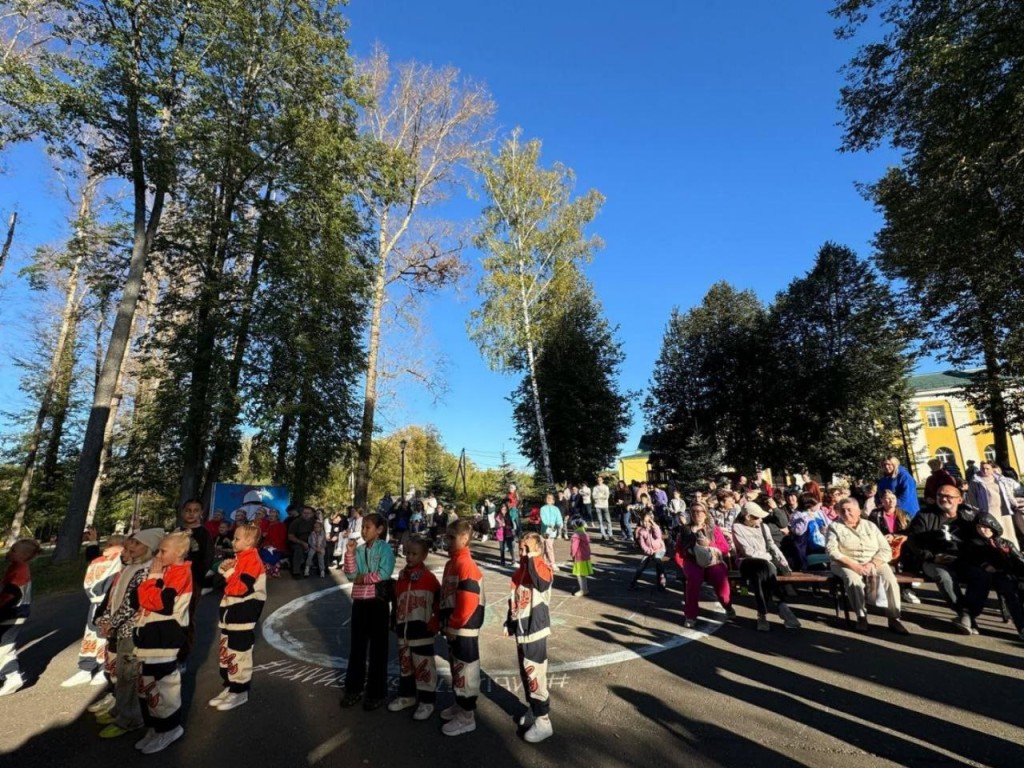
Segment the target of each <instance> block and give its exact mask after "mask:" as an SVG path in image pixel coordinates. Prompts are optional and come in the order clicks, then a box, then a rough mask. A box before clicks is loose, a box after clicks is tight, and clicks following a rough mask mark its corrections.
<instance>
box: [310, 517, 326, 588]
mask: <svg viewBox="0 0 1024 768" xmlns="http://www.w3.org/2000/svg"><path fill="white" fill-rule="evenodd" d="M308 541H309V554H307V555H306V575H307V576H309V570H310V568H312V567H313V560H314V558H315V559H316V564H317V566H318V567H319V568H320V578H323V577H324V576H326V575H327V568H326V567H325V564H324V555H325V553H326V552H327V534H326V533H325V532H324V524H323V523H321V522H320V521H319V520H317V521H316V522H315V523H313V531H312V533H310V534H309V539H308Z"/></svg>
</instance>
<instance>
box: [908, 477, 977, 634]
mask: <svg viewBox="0 0 1024 768" xmlns="http://www.w3.org/2000/svg"><path fill="white" fill-rule="evenodd" d="M961 501H962V497H961V496H960V491H959V490H958V489H957V487H956V486H955V485H952V484H950V485H942V486H940V487H939V488H937V489H936V490H935V503H934V504H929V505H928V506H927V507H925V508H924V509H922V510H921V511H920V512H918V513H917V517H915V518H914V520H913V522H912V523H911V524H910V528H909V529H908V530H907V537H908V539H907V544H908V545H909V546H910V550H911V552H912V553H913V554H914V556H915V557H916V558H917V560H918V561H920V563H921V572H922V573H924V575H925V576H927V577H928V578H929V579H931V580H932V581H933V582H935V583H936V584H937V585H938V587H939V593H940V594H941V595H942V597H943V599H945V601H946V603H948V604H949V607H950V608H952V609H953V610H954V611H955V612H956V618H955V619H954V620H953V626H954V628H955V629H956V631H957V632H960V633H961V634H964V635H969V634H971V619H970V617H969V616H968V615H967V608H966V606H965V605H964V597H963V592H962V591H961V588H960V579H959V574H958V567H957V559H958V556H959V554H960V547H961V545H962V544H963V542H964V541H965V540H966V539H967V538H969V534H971V533H972V530H971V528H972V526H971V523H970V522H968V521H967V517H968V512H967V510H966V508H965V507H964V506H963V505H962V504H961Z"/></svg>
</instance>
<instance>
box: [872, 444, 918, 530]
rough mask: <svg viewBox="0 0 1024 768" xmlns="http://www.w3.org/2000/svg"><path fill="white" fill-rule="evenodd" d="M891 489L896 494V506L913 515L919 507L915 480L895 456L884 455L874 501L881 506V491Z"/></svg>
mask: <svg viewBox="0 0 1024 768" xmlns="http://www.w3.org/2000/svg"><path fill="white" fill-rule="evenodd" d="M883 491H892V492H893V493H895V494H896V506H898V507H899V508H900V509H902V510H903V511H904V512H906V513H907V514H908V515H910V517H914V515H916V514H917V511H918V510H919V509H920V508H921V505H920V503H919V502H918V500H917V482H916V481H915V480H914V477H913V475H911V474H910V473H909V472H908V471H907V468H906V467H903V466H900V460H899V459H897V458H896V457H895V456H886V457H885V458H884V459H883V460H882V476H881V477H880V478H878V487H877V488H876V489H875V503H876V504H878V505H879V506H881V504H882V492H883Z"/></svg>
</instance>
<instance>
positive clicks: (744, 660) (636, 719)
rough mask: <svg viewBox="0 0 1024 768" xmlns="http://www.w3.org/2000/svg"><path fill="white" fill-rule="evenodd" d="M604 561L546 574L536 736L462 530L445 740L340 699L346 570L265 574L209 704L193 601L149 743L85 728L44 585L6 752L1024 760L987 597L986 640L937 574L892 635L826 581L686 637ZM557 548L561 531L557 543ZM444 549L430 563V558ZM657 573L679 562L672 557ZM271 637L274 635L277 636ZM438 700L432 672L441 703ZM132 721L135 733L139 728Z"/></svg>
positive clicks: (833, 762) (645, 593) (744, 761)
mask: <svg viewBox="0 0 1024 768" xmlns="http://www.w3.org/2000/svg"><path fill="white" fill-rule="evenodd" d="M594 538H595V541H594V547H593V548H594V561H595V564H597V565H598V566H599V567H600V568H601V570H600V572H599V574H598V578H596V579H595V580H593V581H592V582H591V594H590V596H589V597H585V598H573V597H571V593H572V591H573V590H574V589H575V586H576V582H575V579H574V578H573V577H572V576H570V575H569V574H568V572H567V571H566V570H562V571H561V572H560V575H559V577H558V578H557V580H556V584H555V588H554V591H553V594H552V615H553V622H554V625H555V626H554V635H553V638H552V651H551V657H552V670H553V671H552V680H553V685H552V721H553V724H554V728H555V735H554V736H552V737H551V738H550V739H548V740H547V741H546V742H544V743H542V744H539V745H530V744H527V743H526V742H524V741H523V739H522V738H521V735H520V733H521V730H522V729H520V728H517V726H516V725H515V723H514V718H515V717H517V716H518V715H519V714H520V713H521V712H522V711H523V710H524V708H525V707H524V704H523V700H522V691H521V690H519V687H518V681H517V679H516V677H515V675H514V674H509V673H510V672H514V667H515V661H514V659H515V649H514V645H513V641H511V640H508V639H505V638H502V637H501V636H500V619H501V617H502V616H503V613H504V611H503V608H502V605H503V602H504V597H505V595H506V594H507V584H508V575H509V573H510V572H511V569H510V568H505V569H502V568H501V567H500V566H499V565H498V563H497V547H496V545H495V543H494V542H486V543H479V542H478V543H475V544H474V545H473V549H474V552H475V554H476V556H477V558H478V560H479V561H480V562H481V564H482V565H484V566H485V574H486V575H485V591H486V597H487V600H486V601H487V604H488V611H489V613H490V615H491V616H490V618H489V620H488V622H487V625H486V627H485V630H484V633H483V639H482V643H481V645H482V654H481V655H482V659H483V666H484V669H485V671H487V672H488V676H487V677H486V678H485V680H484V682H483V685H482V695H481V699H480V703H479V707H478V710H477V729H476V731H475V732H474V733H471V734H467V735H464V736H459V737H454V738H450V737H445V736H444V735H442V734H441V731H440V720H438V719H437V718H436V716H435V718H434V719H433V720H430V721H427V722H422V723H419V722H414V721H412V720H411V718H410V716H409V712H408V711H406V712H403V713H389V712H387V711H386V710H384V709H381V710H377V711H375V712H364V711H362V710H361V709H359V708H356V709H346V710H342V709H341V708H340V707H339V706H338V699H339V696H340V693H341V685H342V681H343V674H344V672H343V669H342V668H343V666H344V656H345V652H346V646H347V618H346V617H347V614H348V593H347V592H346V591H345V590H344V589H342V588H340V587H339V585H340V583H341V582H342V579H341V577H340V573H336V572H332V573H331V574H329V575H328V577H327V578H324V579H319V578H309V579H301V580H297V581H295V580H292V579H291V577H290V576H282V577H281V578H280V579H276V580H273V581H272V582H271V584H270V588H269V593H270V594H269V600H268V603H267V606H266V609H265V611H264V619H265V620H269V622H268V623H269V626H271V627H272V629H271V631H268V633H267V634H268V637H266V638H264V637H261V638H260V639H259V640H258V641H257V647H256V664H257V667H256V671H255V673H254V677H253V689H252V693H251V694H250V702H249V704H247V705H246V706H244V707H242V708H239V709H236V710H233V711H231V712H217V711H215V710H211V709H210V708H209V707H207V706H206V701H207V700H208V699H209V698H210V697H212V696H213V695H214V694H215V693H217V692H218V690H219V689H220V682H219V676H218V673H217V660H216V652H215V647H214V642H215V639H216V615H217V602H218V596H217V595H216V594H211V595H209V596H207V597H205V598H203V600H202V602H201V604H200V609H199V619H198V636H197V647H196V649H195V651H194V653H193V656H192V658H191V659H190V662H189V668H188V671H187V672H186V674H185V676H184V696H185V707H186V712H187V714H186V722H185V730H186V733H185V736H184V738H182V739H181V740H180V741H179V742H177V743H176V744H174V745H172V746H171V747H169V748H168V749H167V750H165V751H164V752H162V753H159V754H157V755H152V756H148V757H146V756H142V755H140V754H139V753H137V752H136V751H135V750H134V748H133V746H132V745H133V743H134V742H135V741H136V740H137V738H138V736H136V735H135V734H131V735H128V736H124V737H121V738H120V739H116V740H109V741H107V740H101V739H99V738H98V737H97V733H98V732H99V730H100V726H98V725H96V723H95V722H94V718H93V716H92V715H90V714H89V713H88V712H86V711H85V710H86V707H87V706H88V705H89V704H90V703H91V702H92V701H94V700H95V699H96V698H98V697H99V696H100V695H101V692H102V689H101V688H99V687H90V686H84V687H78V688H71V689H65V688H61V687H60V683H61V681H63V680H64V679H65V678H66V677H68V676H69V675H70V674H72V672H74V670H75V659H76V654H77V643H78V640H79V637H80V633H81V630H82V625H83V621H84V614H85V609H86V601H85V598H84V596H82V595H80V594H69V595H59V596H52V597H41V598H39V599H37V601H36V602H35V604H34V605H33V614H32V617H31V619H30V620H29V622H28V624H26V626H25V627H24V630H23V632H22V636H21V647H22V651H21V660H22V667H23V669H24V670H25V671H26V673H27V677H29V679H30V680H31V681H32V682H31V685H30V686H29V687H27V688H25V689H23V690H22V691H20V692H19V693H17V694H14V695H12V696H8V697H4V698H2V699H0V726H2V727H0V766H18V767H19V768H35V766H77V765H87V764H88V765H106V766H116V765H120V764H123V763H122V761H124V763H127V762H128V761H130V764H132V765H136V764H143V763H144V764H147V765H150V764H151V765H153V766H189V767H190V768H191V767H192V766H207V765H209V766H217V765H229V764H230V765H244V766H282V765H289V766H314V765H316V766H353V765H359V766H410V767H411V766H418V767H425V768H431V767H432V766H442V765H443V766H474V768H477V767H479V766H488V767H493V768H499V767H500V766H511V765H528V766H531V768H532V767H533V766H536V767H537V768H546V767H547V766H551V767H552V768H555V767H556V766H557V767H558V768H571V767H572V766H581V767H583V766H586V767H588V768H589V767H590V766H602V767H604V766H609V767H614V766H640V765H642V766H647V767H648V768H649V767H650V766H657V765H691V766H748V765H749V766H756V767H757V768H761V767H762V766H815V767H817V766H822V767H826V766H827V767H832V766H839V767H842V766H851V767H853V766H856V767H857V768H866V767H867V766H893V765H899V766H922V768H923V767H925V766H927V767H929V768H930V767H932V766H936V767H939V766H993V767H995V766H1020V765H1021V764H1024V675H1022V670H1024V645H1022V644H1021V643H1020V642H1019V641H1017V640H1016V639H1015V633H1014V632H1013V631H1012V627H1011V626H1009V625H1005V624H1003V623H1002V622H1001V620H1000V618H999V616H998V614H997V613H996V612H995V611H994V610H989V611H988V612H986V614H985V615H984V616H983V617H982V620H981V628H982V632H983V634H982V635H981V636H979V637H962V636H960V635H957V634H954V633H953V632H952V631H951V627H950V621H949V620H950V612H949V610H948V609H947V608H945V606H944V605H943V604H942V603H941V602H940V599H939V596H938V593H937V591H936V590H935V589H934V588H932V587H931V586H924V587H922V588H921V589H920V590H919V595H920V596H921V597H922V599H923V602H922V604H921V605H911V606H906V607H905V610H904V617H905V620H906V623H907V626H908V628H909V629H910V631H911V633H912V634H911V635H910V636H909V637H899V636H897V635H894V634H892V633H890V632H888V631H887V630H886V629H885V620H884V617H883V616H881V615H873V616H872V617H871V621H872V630H871V631H870V632H869V633H867V634H864V635H861V634H855V633H853V632H851V631H848V630H847V629H846V628H845V626H843V625H842V624H841V623H840V622H838V621H837V620H836V619H835V617H834V616H833V612H832V606H831V605H830V604H829V603H828V601H827V598H826V597H825V596H823V595H813V594H811V593H810V592H801V593H800V595H799V598H798V599H797V600H795V601H792V604H793V605H794V607H795V610H796V612H797V615H798V616H799V617H800V619H801V621H802V623H803V628H802V629H800V630H792V631H787V630H784V629H783V628H782V625H781V622H779V621H778V619H777V618H773V627H772V631H771V632H769V633H761V632H756V631H755V629H754V618H755V614H754V610H753V599H752V598H751V597H748V596H738V597H736V599H735V603H736V606H737V609H738V611H739V616H738V617H737V618H736V619H733V620H731V621H727V620H725V616H724V615H723V614H721V613H719V612H717V607H716V605H715V604H714V603H713V602H705V603H702V611H701V613H702V621H701V623H700V625H699V626H698V629H697V630H695V631H686V630H683V628H682V615H681V600H682V594H681V591H680V589H679V585H678V584H677V583H676V582H675V581H674V579H670V587H669V591H668V592H665V593H662V592H658V591H657V590H655V589H653V581H652V579H651V578H650V577H651V574H648V580H647V581H646V582H644V586H643V587H642V588H641V589H640V590H637V591H629V590H627V584H628V582H629V579H630V578H631V573H630V568H631V567H632V566H633V565H634V564H635V563H636V562H637V561H638V560H639V558H638V556H637V553H636V551H635V550H634V549H633V548H632V547H630V546H629V545H626V544H624V543H614V544H604V543H601V542H598V541H597V540H596V539H597V538H598V537H594ZM558 556H559V557H560V558H566V557H567V556H568V543H566V542H559V543H558ZM443 562H444V558H443V555H440V556H434V557H433V560H432V562H431V563H429V564H430V565H432V567H435V568H441V567H443ZM668 570H669V573H670V575H672V574H674V567H672V566H669V569H668ZM271 641H272V642H271ZM450 700H451V694H450V693H449V692H448V691H447V690H446V688H445V686H444V685H443V684H442V690H441V692H440V693H439V704H440V705H441V706H445V705H447V704H448V703H449V702H450ZM139 735H141V734H139Z"/></svg>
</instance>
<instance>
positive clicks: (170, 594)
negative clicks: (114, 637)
mask: <svg viewBox="0 0 1024 768" xmlns="http://www.w3.org/2000/svg"><path fill="white" fill-rule="evenodd" d="M191 543H192V536H191V534H190V533H189V532H188V531H179V532H176V533H172V534H169V535H167V536H165V537H164V538H163V539H162V540H161V542H160V547H159V548H158V550H157V553H156V556H155V557H154V558H153V562H152V564H151V565H150V568H149V576H148V577H147V578H146V579H145V581H143V582H142V583H141V584H140V585H139V588H138V589H137V590H136V591H135V593H134V594H133V596H132V607H133V608H135V610H136V611H137V613H136V618H135V649H136V656H137V657H138V658H139V659H140V660H141V661H142V671H141V673H140V675H139V698H140V699H141V700H142V719H143V720H144V721H145V723H146V725H147V726H149V730H147V731H146V735H145V736H143V737H142V739H141V740H140V741H139V742H138V743H137V744H136V745H135V748H136V749H138V750H140V751H141V752H142V753H143V754H144V755H151V754H153V753H154V752H160V751H161V750H163V749H166V748H167V747H168V746H170V745H171V744H172V743H173V742H175V741H177V740H178V739H180V738H181V737H182V736H183V735H184V733H185V729H184V728H182V727H181V672H180V671H179V668H178V652H179V651H180V650H181V649H182V647H184V645H185V629H186V627H187V626H188V620H189V619H188V610H189V601H190V600H191V599H192V567H191V565H190V564H189V563H187V562H186V561H185V558H186V556H187V555H188V553H189V548H190V546H191Z"/></svg>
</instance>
